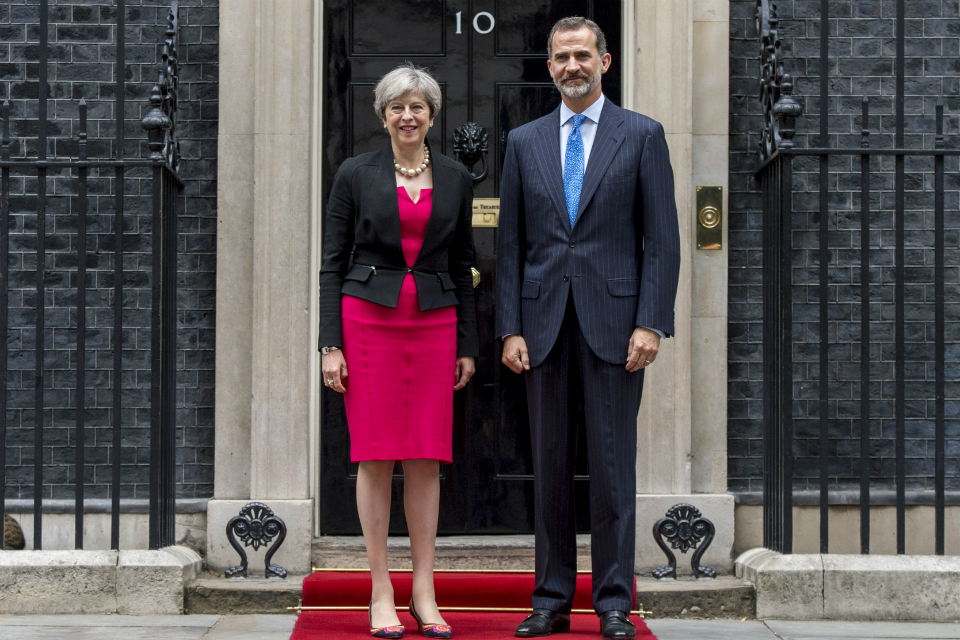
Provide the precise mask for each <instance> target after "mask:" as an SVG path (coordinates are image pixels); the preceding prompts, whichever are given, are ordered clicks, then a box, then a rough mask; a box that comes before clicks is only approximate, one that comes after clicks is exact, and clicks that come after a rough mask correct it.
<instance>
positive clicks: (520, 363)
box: [500, 335, 530, 373]
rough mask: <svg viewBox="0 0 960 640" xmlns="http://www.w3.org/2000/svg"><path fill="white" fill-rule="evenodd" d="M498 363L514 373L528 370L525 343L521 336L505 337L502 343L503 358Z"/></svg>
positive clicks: (528, 360)
mask: <svg viewBox="0 0 960 640" xmlns="http://www.w3.org/2000/svg"><path fill="white" fill-rule="evenodd" d="M500 361H501V362H503V364H505V365H507V366H508V367H509V368H510V371H513V372H514V373H522V372H523V371H524V369H526V370H527V371H529V370H530V358H529V356H527V341H526V340H524V339H523V336H516V335H514V336H507V338H506V339H505V340H504V341H503V357H502V358H501V359H500Z"/></svg>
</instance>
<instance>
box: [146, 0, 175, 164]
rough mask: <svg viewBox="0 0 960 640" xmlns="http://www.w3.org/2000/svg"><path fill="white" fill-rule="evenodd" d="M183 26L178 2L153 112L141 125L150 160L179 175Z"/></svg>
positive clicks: (152, 99)
mask: <svg viewBox="0 0 960 640" xmlns="http://www.w3.org/2000/svg"><path fill="white" fill-rule="evenodd" d="M179 27H180V19H179V10H178V2H177V0H173V1H172V2H171V3H170V11H169V12H168V13H167V29H166V31H165V32H164V33H165V36H166V37H165V38H164V41H163V49H162V51H161V53H160V58H161V60H162V61H163V62H162V68H161V69H160V77H159V79H158V80H157V82H156V84H154V85H153V88H152V89H151V90H150V106H151V109H150V111H149V112H148V113H147V115H145V116H144V117H143V120H142V121H141V125H142V126H143V128H144V129H146V131H147V138H148V145H149V147H150V159H151V160H162V161H165V162H166V163H167V165H168V166H169V167H170V168H171V169H172V170H173V171H174V173H176V172H177V171H178V170H179V168H180V141H179V140H178V139H177V94H178V92H179V87H180V79H179V76H180V63H179V59H178V57H177V48H178V44H177V40H178V38H177V32H178V31H179Z"/></svg>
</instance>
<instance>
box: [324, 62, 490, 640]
mask: <svg viewBox="0 0 960 640" xmlns="http://www.w3.org/2000/svg"><path fill="white" fill-rule="evenodd" d="M374 94H375V100H374V108H375V109H376V111H377V115H378V116H379V117H380V119H381V120H382V121H383V126H384V128H385V129H386V130H387V132H388V133H389V134H390V145H389V146H387V147H386V148H385V149H383V150H381V151H376V152H372V153H365V154H362V155H359V156H357V157H355V158H350V159H348V160H346V161H345V162H344V163H343V164H342V165H340V169H339V170H338V171H337V175H336V177H335V178H334V182H333V189H332V190H331V193H330V200H329V202H328V204H327V219H326V230H325V236H324V243H323V265H322V267H321V270H320V345H319V346H320V351H321V353H323V358H322V359H323V364H322V368H323V378H324V384H326V385H327V386H328V387H330V388H331V389H333V390H334V391H337V392H339V393H342V394H344V404H345V405H346V410H347V424H348V425H349V428H350V457H351V459H352V460H353V461H354V462H359V463H360V470H359V473H358V476H357V508H358V510H359V512H360V524H361V526H362V527H363V537H364V542H365V543H366V546H367V559H368V561H369V563H370V577H371V579H372V582H373V593H372V594H371V600H370V633H371V635H373V636H375V637H378V638H399V637H402V636H403V627H402V626H401V625H400V620H399V618H398V617H397V611H396V607H395V605H394V596H393V586H392V585H391V583H390V574H389V572H388V571H387V531H388V526H389V523H390V489H391V479H392V475H393V467H394V462H395V461H396V460H401V461H402V462H403V478H404V511H405V513H406V518H407V528H408V529H409V531H410V548H411V551H412V555H413V599H412V601H411V602H410V613H411V614H412V615H414V617H415V619H416V620H417V624H418V629H419V630H420V631H421V632H423V633H424V635H426V636H427V637H433V638H449V637H451V636H452V634H453V632H452V631H451V629H450V628H449V626H447V625H446V623H445V622H444V620H443V618H442V617H441V615H440V611H439V610H438V609H437V604H436V597H435V594H434V588H433V557H434V543H435V542H436V535H437V518H438V512H439V501H440V478H439V472H440V466H439V465H440V463H441V462H444V463H447V462H451V457H452V450H451V442H450V441H451V432H452V427H453V392H454V391H455V390H459V389H462V388H463V387H464V385H466V384H467V382H468V381H469V380H470V377H471V376H472V375H473V373H474V370H475V364H474V358H475V357H476V356H477V355H478V353H479V343H478V340H477V319H476V302H475V300H474V294H473V286H472V285H473V282H472V280H473V278H472V275H471V271H470V269H471V267H472V265H473V233H472V228H471V225H472V206H473V183H472V180H471V177H470V175H469V174H468V173H467V171H466V169H465V168H464V167H463V165H461V164H459V163H457V162H454V161H453V160H451V159H449V158H447V157H445V156H442V155H440V154H439V153H437V152H435V151H434V150H433V149H431V148H430V145H429V143H428V142H427V141H426V136H427V131H428V130H429V129H430V127H432V126H433V121H434V118H435V117H436V115H437V112H438V111H439V110H440V103H441V94H440V87H439V85H438V84H437V82H436V80H434V79H433V77H431V76H430V74H428V73H427V72H426V71H424V70H423V69H419V68H417V67H414V66H412V65H406V66H402V67H398V68H397V69H394V70H393V71H391V72H390V73H388V74H387V75H385V76H384V77H383V78H382V79H381V80H380V82H379V84H377V87H376V90H375V92H374ZM351 250H354V255H353V264H352V266H350V265H349V264H348V263H349V258H350V252H351ZM348 372H349V377H348Z"/></svg>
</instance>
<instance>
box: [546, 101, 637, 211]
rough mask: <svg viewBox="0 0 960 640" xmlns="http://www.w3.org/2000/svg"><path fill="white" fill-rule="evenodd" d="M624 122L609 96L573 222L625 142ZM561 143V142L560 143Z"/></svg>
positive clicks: (620, 112)
mask: <svg viewBox="0 0 960 640" xmlns="http://www.w3.org/2000/svg"><path fill="white" fill-rule="evenodd" d="M622 124H623V113H622V111H621V109H620V107H618V106H616V105H615V104H613V103H612V102H610V99H609V98H608V99H607V100H606V102H605V103H604V105H603V110H602V111H601V112H600V122H599V123H597V134H596V136H594V138H593V148H591V150H590V160H589V162H587V170H586V173H585V174H584V176H583V188H582V189H581V190H580V205H579V206H578V207H577V217H576V219H574V221H573V224H574V226H576V224H577V221H579V220H580V216H581V215H582V214H583V211H584V209H586V208H587V205H588V204H589V203H590V199H591V198H592V197H593V194H594V193H595V192H596V191H597V187H598V186H600V181H601V180H603V176H604V175H605V174H606V172H607V167H609V166H610V162H612V161H613V156H615V155H616V153H617V149H619V148H620V145H621V144H623V138H624V134H623V131H621V126H620V125H622ZM558 144H559V143H558Z"/></svg>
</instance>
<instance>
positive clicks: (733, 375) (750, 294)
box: [728, 0, 960, 492]
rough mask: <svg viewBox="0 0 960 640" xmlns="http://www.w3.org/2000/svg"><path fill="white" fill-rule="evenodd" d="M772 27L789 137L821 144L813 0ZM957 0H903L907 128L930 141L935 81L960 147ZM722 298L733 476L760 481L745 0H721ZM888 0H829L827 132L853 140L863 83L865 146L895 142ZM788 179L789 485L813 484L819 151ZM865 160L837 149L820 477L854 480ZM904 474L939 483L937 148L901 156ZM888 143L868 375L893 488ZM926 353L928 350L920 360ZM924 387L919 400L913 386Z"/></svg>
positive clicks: (951, 404)
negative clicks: (726, 163) (725, 126)
mask: <svg viewBox="0 0 960 640" xmlns="http://www.w3.org/2000/svg"><path fill="white" fill-rule="evenodd" d="M775 4H776V6H777V8H778V10H779V11H778V14H779V16H780V18H781V23H780V37H781V40H782V43H783V44H782V51H783V59H784V61H785V67H786V70H787V71H789V72H790V73H792V74H793V76H794V79H795V85H796V90H795V92H794V94H795V95H796V96H797V98H798V100H799V101H800V102H801V103H802V104H803V105H804V113H805V115H804V116H803V117H802V118H801V119H800V120H799V122H798V126H797V129H798V134H797V138H796V140H797V144H798V146H819V145H820V141H819V129H820V121H819V112H820V99H819V92H820V89H819V83H820V69H821V61H820V58H819V55H820V53H819V52H820V39H819V38H820V0H781V1H779V2H776V3H775ZM958 4H960V3H958V1H957V0H907V3H906V11H907V13H906V18H907V20H906V35H907V39H906V45H905V47H906V76H907V77H906V108H905V113H906V143H907V146H908V147H910V148H928V149H932V148H933V144H934V141H933V132H934V131H935V129H934V113H935V105H936V99H937V96H939V95H941V94H942V95H943V96H944V101H945V105H946V113H947V117H946V125H945V129H946V133H947V136H948V137H947V146H948V147H949V148H956V147H958V146H960V138H958V134H960V131H958V116H957V114H958V113H960V99H958V94H960V9H958ZM730 9H731V23H730V93H731V95H730V219H729V222H730V271H729V274H730V299H729V312H730V321H729V372H730V376H729V384H728V390H729V404H728V418H729V429H728V445H729V489H730V490H731V491H734V492H742V491H759V490H761V489H762V469H763V467H762V463H763V460H762V450H763V449H762V446H763V441H762V437H763V423H762V419H761V418H762V413H763V404H762V359H763V352H762V344H761V342H762V300H763V298H762V292H761V278H762V272H761V265H762V251H761V250H762V242H761V229H762V226H761V213H760V212H761V199H760V191H759V185H758V183H757V182H756V181H755V180H754V179H753V172H754V169H755V168H756V166H757V153H756V151H757V145H758V142H759V133H760V131H761V127H762V120H761V117H760V104H759V102H758V100H757V95H758V86H759V71H758V69H759V40H758V35H757V29H756V26H755V20H754V11H755V2H754V0H732V1H731V4H730ZM895 15H896V14H895V3H894V2H892V1H891V0H857V1H849V0H842V1H831V2H830V21H829V29H830V31H829V33H830V66H829V72H830V77H831V81H830V93H831V96H832V97H831V98H830V103H829V114H830V119H829V124H830V134H831V135H830V140H829V144H830V146H842V147H859V145H860V130H861V117H860V113H861V111H860V110H861V100H862V97H863V96H864V95H868V96H870V97H871V105H872V106H871V118H870V121H869V123H868V125H869V127H870V129H871V131H872V132H873V135H872V136H871V146H873V147H876V148H882V147H892V146H893V134H894V131H895V126H894V125H895V120H894V117H895V116H894V95H895V76H894V63H895V53H896V49H895V46H896V41H895V37H894V36H895ZM794 167H795V172H796V174H795V183H794V193H795V195H794V208H795V215H794V220H793V225H794V249H795V250H794V254H793V260H794V267H795V269H794V350H793V354H794V363H795V364H794V371H793V373H794V383H795V388H794V398H795V403H794V415H795V417H796V418H797V420H796V421H795V425H796V442H795V446H794V454H795V455H796V474H795V475H796V482H795V488H796V489H802V490H816V489H817V486H818V480H817V478H818V473H819V467H818V458H817V457H818V455H819V442H818V434H819V423H820V421H819V393H820V391H819V389H820V387H819V384H820V380H819V361H818V344H819V339H820V336H819V294H818V289H817V288H816V287H815V286H814V284H815V283H816V282H817V281H818V277H819V275H818V271H819V257H818V256H819V252H818V246H819V233H818V229H819V224H820V215H821V213H820V211H819V210H818V209H819V195H818V194H819V161H818V160H817V159H816V158H806V159H801V160H798V161H796V163H795V165H794ZM957 170H958V164H957V159H956V158H952V159H948V160H947V163H946V172H947V179H946V185H947V187H946V188H947V193H946V210H947V215H946V227H947V233H946V236H945V241H946V248H947V250H946V262H947V277H946V296H947V300H948V303H949V304H948V305H947V307H946V318H947V330H946V340H947V358H946V361H947V390H946V396H947V412H946V413H947V418H948V420H947V438H948V443H947V488H948V489H958V488H960V421H958V420H957V418H958V417H960V385H958V380H960V367H958V365H957V360H958V356H960V348H958V344H957V342H958V341H960V323H958V320H960V308H958V306H960V305H958V301H960V296H958V294H960V287H958V265H960V249H958V247H960V232H958V229H960V215H958V211H957V209H958V205H960V197H958V189H960V181H958V175H957ZM859 171H860V169H859V160H857V161H856V163H855V164H851V161H850V160H849V159H844V160H840V159H837V160H836V161H831V164H830V184H829V192H830V212H829V221H828V224H829V229H830V232H829V245H830V263H829V265H830V266H829V279H830V286H829V289H828V295H829V300H830V303H831V304H830V322H829V326H830V329H829V336H828V340H829V343H830V345H831V346H830V356H829V357H830V362H831V364H830V374H829V376H830V377H829V381H828V384H829V389H830V398H831V402H830V405H829V412H830V414H829V420H830V451H829V454H830V477H831V486H832V487H835V488H854V487H855V485H856V482H857V479H858V478H859V473H860V467H859V455H860V444H859V438H860V428H861V425H860V420H859V417H860V400H859V398H860V384H859V376H860V342H859V340H860V328H859V323H860V297H859V284H860V268H859V262H860V242H859V229H860V182H859V180H860V174H859ZM906 176H907V181H906V208H907V211H906V217H905V225H906V263H905V266H906V272H907V285H906V298H905V313H906V336H907V339H906V344H905V352H906V359H907V376H906V377H907V393H908V401H907V404H906V415H907V421H906V424H907V427H906V429H907V433H906V438H907V476H908V478H907V488H908V489H916V490H932V488H933V456H934V443H933V432H934V431H933V430H934V424H933V416H934V403H933V401H932V398H933V379H934V378H933V376H934V372H933V365H932V361H933V357H934V352H933V347H934V344H933V335H934V334H933V314H934V307H933V285H932V282H933V232H932V229H933V192H932V185H933V162H932V160H928V159H922V160H920V159H908V160H907V162H906ZM893 185H894V180H893V158H885V159H884V160H883V161H882V162H881V161H877V163H876V164H875V165H874V166H873V172H872V177H871V186H872V188H873V189H874V191H873V193H872V196H871V210H872V212H873V213H872V216H871V220H870V226H871V229H872V232H871V236H872V237H871V247H870V255H871V265H872V268H871V273H870V278H871V283H872V284H871V304H872V308H871V318H872V319H873V320H874V322H873V326H872V328H871V331H872V335H871V342H872V348H871V375H872V380H873V386H872V389H871V398H872V403H871V405H872V415H871V421H870V425H869V428H870V433H871V438H873V442H872V448H871V456H872V467H871V474H872V476H873V478H874V482H875V483H876V484H875V486H887V487H892V481H893V476H894V421H893V419H892V418H893V401H892V395H893V392H894V389H893V380H894V377H893V358H894V344H893V336H894V323H893V319H894V305H893V291H894V287H893V254H894V250H893V244H894V235H893V228H894V227H893V225H894V212H893V201H894V200H893V199H894V191H893V188H894V186H893ZM928 363H929V364H928ZM923 398H929V400H923Z"/></svg>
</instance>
